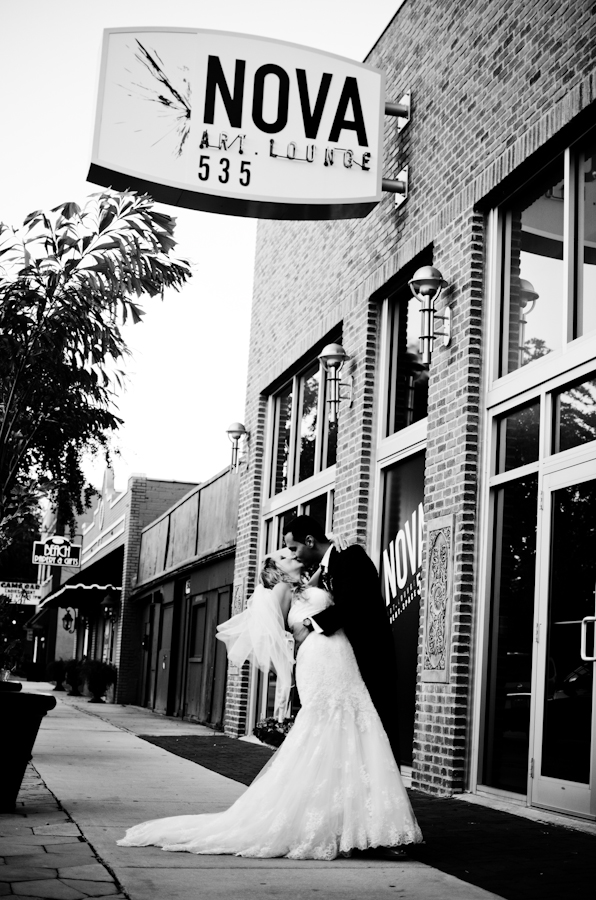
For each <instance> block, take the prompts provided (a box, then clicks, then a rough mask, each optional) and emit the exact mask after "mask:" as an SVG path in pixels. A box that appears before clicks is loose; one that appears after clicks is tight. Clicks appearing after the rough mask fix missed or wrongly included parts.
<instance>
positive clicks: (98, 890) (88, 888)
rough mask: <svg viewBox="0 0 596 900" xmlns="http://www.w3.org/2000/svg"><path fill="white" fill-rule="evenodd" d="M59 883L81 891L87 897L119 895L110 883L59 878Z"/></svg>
mask: <svg viewBox="0 0 596 900" xmlns="http://www.w3.org/2000/svg"><path fill="white" fill-rule="evenodd" d="M61 881H62V883H63V884H67V885H68V886H69V887H71V888H73V889H74V890H75V891H82V892H83V894H85V895H86V896H88V897H111V896H113V895H114V894H118V893H120V891H119V889H118V888H117V887H116V885H115V884H114V883H113V882H110V881H80V880H77V879H74V878H61Z"/></svg>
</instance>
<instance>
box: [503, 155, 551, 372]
mask: <svg viewBox="0 0 596 900" xmlns="http://www.w3.org/2000/svg"><path fill="white" fill-rule="evenodd" d="M540 191H541V193H540V196H536V193H535V192H534V193H533V194H532V195H526V196H525V197H524V198H522V199H521V200H520V201H519V202H518V203H516V204H515V205H514V206H513V208H512V209H511V210H510V213H509V216H508V217H507V226H506V237H505V242H504V243H505V253H506V255H507V254H508V259H509V269H508V272H506V273H505V278H504V298H505V306H506V311H507V316H508V329H507V331H508V342H507V347H506V358H505V364H504V369H505V372H504V374H505V373H506V372H513V371H515V370H516V369H518V368H520V367H522V366H526V365H528V364H529V363H531V362H533V361H534V360H536V359H539V358H540V357H542V356H545V355H546V354H548V353H550V352H552V351H553V350H556V349H558V348H559V347H560V346H561V343H562V328H561V323H562V316H563V312H562V311H563V226H564V177H563V162H562V160H560V161H559V162H558V163H557V164H556V165H555V167H554V169H553V170H552V172H551V174H550V177H549V178H548V179H547V180H546V182H544V181H543V183H542V185H541V187H540Z"/></svg>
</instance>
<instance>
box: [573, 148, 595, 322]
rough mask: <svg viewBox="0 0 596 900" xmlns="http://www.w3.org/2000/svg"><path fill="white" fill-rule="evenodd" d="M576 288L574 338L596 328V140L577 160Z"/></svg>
mask: <svg viewBox="0 0 596 900" xmlns="http://www.w3.org/2000/svg"><path fill="white" fill-rule="evenodd" d="M577 201H578V202H577V206H578V225H579V230H580V233H579V235H578V250H579V265H578V274H579V279H578V280H579V284H578V286H577V313H576V327H575V336H576V337H581V335H582V334H587V333H588V332H590V331H594V329H595V328H596V139H594V138H592V139H591V141H590V142H589V144H588V145H587V146H585V147H584V149H583V150H582V152H581V153H580V157H579V179H578V198H577Z"/></svg>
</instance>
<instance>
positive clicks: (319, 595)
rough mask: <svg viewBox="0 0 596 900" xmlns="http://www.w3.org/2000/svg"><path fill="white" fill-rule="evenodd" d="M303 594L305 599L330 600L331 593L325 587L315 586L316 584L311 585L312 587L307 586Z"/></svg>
mask: <svg viewBox="0 0 596 900" xmlns="http://www.w3.org/2000/svg"><path fill="white" fill-rule="evenodd" d="M302 596H303V597H304V599H305V600H322V599H325V600H328V599H329V593H328V592H327V591H325V590H323V588H320V587H315V586H314V585H311V586H310V587H307V588H305V589H304V590H303V591H302Z"/></svg>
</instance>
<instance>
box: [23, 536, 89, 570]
mask: <svg viewBox="0 0 596 900" xmlns="http://www.w3.org/2000/svg"><path fill="white" fill-rule="evenodd" d="M32 562H33V564H34V565H39V566H67V567H68V568H71V569H78V568H79V567H80V565H81V545H80V544H71V543H70V541H69V540H68V538H65V537H61V536H60V535H54V537H48V538H46V539H45V540H44V541H35V542H34V544H33V557H32Z"/></svg>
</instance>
